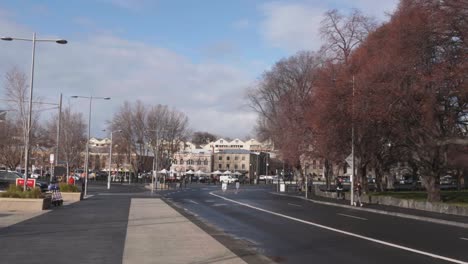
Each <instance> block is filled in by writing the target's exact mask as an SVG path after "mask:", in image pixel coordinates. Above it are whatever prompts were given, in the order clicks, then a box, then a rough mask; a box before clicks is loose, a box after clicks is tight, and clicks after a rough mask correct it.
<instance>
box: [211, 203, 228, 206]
mask: <svg viewBox="0 0 468 264" xmlns="http://www.w3.org/2000/svg"><path fill="white" fill-rule="evenodd" d="M224 205H227V204H225V203H220V204H218V203H217V204H213V206H224Z"/></svg>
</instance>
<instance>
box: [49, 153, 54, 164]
mask: <svg viewBox="0 0 468 264" xmlns="http://www.w3.org/2000/svg"><path fill="white" fill-rule="evenodd" d="M49 161H50V164H54V154H50V157H49Z"/></svg>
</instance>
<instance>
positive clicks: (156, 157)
mask: <svg viewBox="0 0 468 264" xmlns="http://www.w3.org/2000/svg"><path fill="white" fill-rule="evenodd" d="M145 132H154V133H156V151H153V172H154V171H156V176H157V171H158V170H159V166H158V165H159V163H158V156H159V132H165V130H162V131H159V130H157V129H148V130H145ZM155 166H156V168H155ZM154 177H155V175H151V193H153V192H154ZM165 183H166V175H164V184H165Z"/></svg>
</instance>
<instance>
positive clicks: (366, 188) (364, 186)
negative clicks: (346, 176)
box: [358, 163, 369, 193]
mask: <svg viewBox="0 0 468 264" xmlns="http://www.w3.org/2000/svg"><path fill="white" fill-rule="evenodd" d="M359 165H361V164H359ZM358 168H359V172H358V174H359V176H360V177H359V179H360V182H361V187H362V191H363V192H364V193H368V192H369V184H368V181H367V163H366V164H364V165H362V166H359V167H358Z"/></svg>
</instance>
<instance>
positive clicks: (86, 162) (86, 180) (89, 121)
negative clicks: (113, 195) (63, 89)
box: [70, 95, 110, 196]
mask: <svg viewBox="0 0 468 264" xmlns="http://www.w3.org/2000/svg"><path fill="white" fill-rule="evenodd" d="M70 97H71V98H85V99H89V113H88V140H87V141H86V157H85V164H84V167H85V168H84V169H85V186H84V196H86V195H87V194H88V176H89V170H88V163H89V140H90V139H91V138H90V134H91V106H92V102H93V99H101V100H110V97H94V96H78V95H73V96H70Z"/></svg>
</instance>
